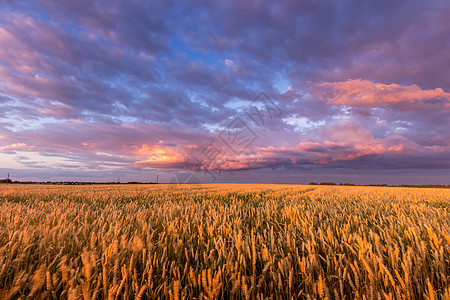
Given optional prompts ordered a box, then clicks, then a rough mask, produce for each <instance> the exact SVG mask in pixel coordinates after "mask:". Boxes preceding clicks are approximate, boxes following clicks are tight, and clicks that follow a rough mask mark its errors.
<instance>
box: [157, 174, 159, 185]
mask: <svg viewBox="0 0 450 300" xmlns="http://www.w3.org/2000/svg"><path fill="white" fill-rule="evenodd" d="M156 183H159V174H158V173H157V174H156Z"/></svg>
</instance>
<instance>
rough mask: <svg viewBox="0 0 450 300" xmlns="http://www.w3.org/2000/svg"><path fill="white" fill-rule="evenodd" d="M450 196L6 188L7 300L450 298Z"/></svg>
mask: <svg viewBox="0 0 450 300" xmlns="http://www.w3.org/2000/svg"><path fill="white" fill-rule="evenodd" d="M449 207H450V190H444V189H415V188H388V187H341V186H334V187H330V186H315V187H311V186H292V185H237V184H236V185H225V184H215V185H202V186H200V185H191V186H188V185H186V186H184V185H180V186H177V187H176V188H169V187H168V186H165V185H133V186H130V185H122V186H121V185H95V186H49V185H0V298H1V299H16V298H26V297H28V298H51V299H57V298H64V299H66V298H72V299H79V298H83V299H123V298H125V299H128V298H131V299H152V298H167V299H190V298H208V299H219V298H221V299H242V298H245V299H263V298H266V299H267V298H274V299H285V298H301V299H364V298H366V299H397V298H399V299H400V298H401V299H420V298H428V299H444V298H449V297H450V296H449V295H450V284H449V279H448V278H449V276H450V274H449V273H447V272H449V270H450V209H449Z"/></svg>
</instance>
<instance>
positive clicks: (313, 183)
mask: <svg viewBox="0 0 450 300" xmlns="http://www.w3.org/2000/svg"><path fill="white" fill-rule="evenodd" d="M309 185H319V184H318V183H317V182H310V183H309Z"/></svg>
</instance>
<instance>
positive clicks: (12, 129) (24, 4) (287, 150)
mask: <svg viewBox="0 0 450 300" xmlns="http://www.w3.org/2000/svg"><path fill="white" fill-rule="evenodd" d="M449 13H450V4H449V3H448V2H447V1H434V2H433V3H429V2H425V1H406V0H404V1H403V0H402V1H397V2H395V3H392V1H356V0H355V1H346V2H344V3H343V2H341V1H331V2H329V1H283V2H272V1H256V0H254V1H226V2H223V1H213V2H205V1H184V2H183V3H179V2H175V1H168V2H167V1H166V2H164V3H163V2H161V3H153V2H152V3H150V2H149V3H145V2H142V1H128V2H123V1H112V2H111V1H100V0H95V1H84V0H83V1H58V2H57V3H52V4H50V3H48V2H46V1H40V0H38V1H33V2H32V3H30V2H28V1H14V0H13V1H6V2H5V1H4V2H2V5H1V8H0V17H1V18H0V107H1V110H0V169H1V170H4V171H6V170H13V171H14V172H16V173H18V174H21V175H20V177H21V178H38V179H39V178H42V179H43V180H45V179H48V178H53V179H54V178H58V176H60V177H61V178H62V177H64V178H73V179H77V180H82V179H88V178H89V179H91V178H95V180H108V179H110V178H113V177H117V176H116V175H117V174H119V175H120V174H122V176H125V177H126V176H129V177H130V178H132V179H133V180H145V178H148V174H149V172H150V173H152V172H153V173H154V174H156V172H158V171H157V170H160V172H163V173H164V172H177V171H180V170H195V171H205V172H213V173H214V174H216V173H217V172H219V171H220V172H222V171H223V172H228V174H229V176H230V177H228V179H227V180H232V178H233V176H236V177H235V178H240V177H239V176H241V175H242V174H244V173H245V172H251V171H252V170H257V171H255V172H254V176H255V181H258V180H257V179H258V178H263V177H264V176H267V177H270V175H267V174H269V173H270V172H272V170H273V169H275V170H278V171H277V172H278V173H277V174H281V175H280V176H281V177H282V178H286V176H287V175H286V174H292V173H291V172H292V170H298V172H299V173H301V172H303V171H302V170H305V168H306V169H309V170H313V171H311V172H312V173H311V174H312V175H311V176H313V175H314V174H327V173H329V172H330V170H335V171H336V172H337V173H339V174H341V176H342V178H343V179H342V180H343V181H344V180H345V178H350V177H351V176H350V174H349V173H351V172H349V171H348V170H361V169H364V170H367V180H368V181H370V176H371V174H375V173H376V172H381V173H380V174H382V172H383V170H384V172H386V174H391V173H390V172H392V170H399V172H402V171H401V170H406V169H408V170H411V172H412V173H414V174H428V175H427V176H431V175H433V173H432V172H433V170H443V171H439V172H445V171H446V170H448V169H449V168H450V163H449V161H450V160H449V159H450V133H449V130H448V128H450V121H449V120H450V118H449V116H450V112H449V110H450V106H449V103H450V57H449V55H448V53H449V50H450V49H449V48H450V44H449V43H448V42H447V41H448V37H449V35H450V23H449V22H448V21H447V19H448V17H447V16H448V14H449ZM261 92H264V93H265V94H266V95H267V96H268V98H267V97H266V98H264V97H262V98H257V99H256V100H255V97H257V96H258V95H260V93H261ZM236 120H237V121H236ZM238 125H239V126H238ZM238 133H239V134H240V135H238ZM339 170H341V171H342V172H341V171H339ZM343 170H347V171H345V172H344V171H343ZM374 170H380V171H374ZM424 170H427V171H424ZM236 172H238V173H239V172H241V173H239V174H241V175H233V174H238V173H236ZM264 172H266V173H264ZM267 172H268V173H267ZM283 172H285V173H283ZM371 172H372V173H371ZM153 173H152V174H153ZM26 174H32V175H30V176H27V175H26ZM127 174H128V175H127ZM130 174H133V175H130ZM167 174H169V173H167ZM264 174H266V175H264ZM283 174H284V175H283ZM346 174H347V175H346ZM377 174H379V173H377ZM402 174H403V175H401V176H406V175H405V173H402ZM440 174H441V173H440ZM167 176H168V178H169V177H170V175H167ZM283 176H284V177H283ZM346 176H347V177H346ZM349 176H350V177H349ZM449 176H450V175H449ZM0 177H1V174H0ZM404 178H405V180H406V181H407V176H406V177H404ZM430 178H431V177H430ZM433 178H434V177H433ZM443 178H444V179H445V180H447V179H450V177H443ZM236 180H241V179H236ZM406 181H405V182H406Z"/></svg>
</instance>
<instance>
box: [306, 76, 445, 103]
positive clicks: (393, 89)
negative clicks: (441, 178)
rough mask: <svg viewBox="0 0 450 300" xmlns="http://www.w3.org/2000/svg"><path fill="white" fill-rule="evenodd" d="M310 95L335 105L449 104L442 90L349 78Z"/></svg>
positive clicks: (325, 84) (317, 89) (327, 85)
mask: <svg viewBox="0 0 450 300" xmlns="http://www.w3.org/2000/svg"><path fill="white" fill-rule="evenodd" d="M310 92H311V93H312V94H313V95H315V96H317V97H318V98H319V99H320V100H323V101H327V102H328V103H329V104H332V105H338V106H339V105H347V106H364V107H377V106H379V105H392V104H397V103H402V102H405V103H417V102H426V101H430V100H436V99H439V100H444V101H445V102H446V103H447V104H446V107H448V103H449V102H450V93H446V92H445V91H444V90H443V89H441V88H436V89H422V88H420V87H419V86H417V85H415V84H412V85H408V86H402V85H399V84H395V83H392V84H383V83H373V82H371V81H368V80H361V79H355V80H353V79H349V80H347V81H342V82H324V83H320V84H318V85H316V86H314V87H312V88H310Z"/></svg>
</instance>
